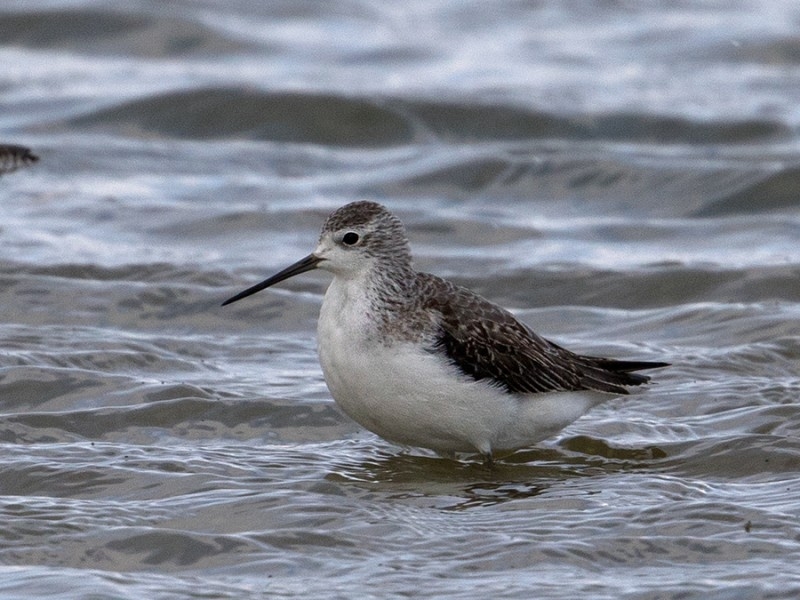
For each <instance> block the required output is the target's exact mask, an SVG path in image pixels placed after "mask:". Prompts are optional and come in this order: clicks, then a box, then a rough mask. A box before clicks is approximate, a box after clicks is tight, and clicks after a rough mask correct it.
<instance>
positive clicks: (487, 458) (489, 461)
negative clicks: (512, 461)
mask: <svg viewBox="0 0 800 600" xmlns="http://www.w3.org/2000/svg"><path fill="white" fill-rule="evenodd" d="M483 464H484V465H485V466H486V468H488V469H490V470H491V469H494V459H493V458H492V453H491V452H486V453H485V454H484V455H483Z"/></svg>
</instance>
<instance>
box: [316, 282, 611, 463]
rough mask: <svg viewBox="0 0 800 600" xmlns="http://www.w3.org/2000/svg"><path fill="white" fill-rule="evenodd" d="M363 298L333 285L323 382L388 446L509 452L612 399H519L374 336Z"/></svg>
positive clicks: (324, 329)
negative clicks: (392, 444) (395, 444)
mask: <svg viewBox="0 0 800 600" xmlns="http://www.w3.org/2000/svg"><path fill="white" fill-rule="evenodd" d="M365 303H366V299H365V298H364V296H363V294H358V293H357V294H348V286H347V285H344V284H339V285H337V282H336V281H334V282H333V283H332V284H331V287H330V288H329V289H328V292H327V294H326V296H325V300H324V302H323V305H322V309H321V311H320V319H319V326H318V335H319V357H320V363H321V365H322V371H323V374H324V376H325V382H326V383H327V385H328V388H329V389H330V391H331V394H332V395H333V398H334V399H335V400H336V402H337V404H338V405H339V406H340V407H341V408H342V410H343V411H344V412H345V413H346V414H347V415H348V416H349V417H350V418H352V419H353V420H354V421H356V422H357V423H359V424H360V425H362V426H363V427H365V428H367V429H369V430H370V431H372V432H374V433H377V434H378V435H380V436H381V437H384V438H386V439H388V440H391V441H394V442H397V443H400V444H406V445H411V446H420V447H424V448H430V449H433V450H436V451H439V452H476V451H477V452H480V453H483V454H488V453H490V452H492V451H499V450H511V449H516V448H522V447H525V446H529V445H531V444H533V443H535V442H537V441H539V440H541V439H544V438H546V437H549V436H551V435H553V434H554V433H556V432H558V431H559V430H560V429H562V428H563V427H565V426H566V425H568V424H569V423H571V422H572V421H574V420H575V419H577V418H578V417H579V416H581V415H582V414H583V413H584V412H586V411H587V410H588V409H589V408H591V407H592V406H593V405H595V404H597V403H598V402H600V401H602V400H603V399H605V398H607V397H609V396H608V395H606V394H600V393H597V392H556V393H549V394H534V395H526V396H519V395H513V394H508V393H507V392H505V391H504V390H503V389H501V388H499V387H496V386H493V385H490V384H488V383H485V382H482V381H474V380H472V379H471V378H469V377H466V376H463V375H462V374H461V373H460V371H459V370H458V369H457V368H456V367H455V366H453V365H451V364H450V363H449V362H448V360H447V358H446V357H445V356H444V355H443V354H440V353H438V352H435V353H434V352H426V351H424V350H423V349H422V348H421V347H420V346H419V345H418V344H415V343H413V342H409V341H400V342H395V343H387V342H386V340H382V339H381V338H379V337H378V336H377V328H376V324H375V323H374V322H373V321H371V320H370V317H369V315H370V311H369V307H367V306H365V305H364V304H365Z"/></svg>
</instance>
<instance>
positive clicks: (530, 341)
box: [421, 274, 665, 394]
mask: <svg viewBox="0 0 800 600" xmlns="http://www.w3.org/2000/svg"><path fill="white" fill-rule="evenodd" d="M421 275H423V276H424V277H423V280H422V282H424V283H425V284H426V285H424V287H425V288H426V289H428V290H431V293H430V294H426V295H425V305H426V308H428V309H432V310H434V311H436V312H438V314H439V315H440V321H439V325H440V329H439V335H438V337H437V338H436V340H435V341H434V343H435V345H436V346H437V347H438V348H440V349H441V350H444V352H445V353H446V354H447V356H448V358H449V359H450V360H451V361H452V363H453V364H454V365H455V366H457V367H458V368H459V369H460V370H461V371H462V372H463V373H464V374H465V375H468V376H470V377H472V378H474V379H476V380H488V381H490V382H492V383H494V384H496V385H498V386H501V387H503V388H505V389H506V390H508V391H509V392H512V393H520V394H525V393H530V394H533V393H543V392H554V391H576V390H597V391H602V392H610V393H614V394H627V393H628V392H627V390H626V389H625V387H624V386H629V385H639V384H642V383H645V382H646V381H648V377H646V376H644V375H639V374H635V373H631V371H635V370H639V369H646V368H655V367H659V366H665V364H664V363H645V362H625V361H615V360H612V359H604V358H595V357H589V356H581V355H579V354H575V353H574V352H571V351H569V350H567V349H565V348H562V347H561V346H558V345H557V344H554V343H552V342H550V341H548V340H546V339H544V338H542V337H540V336H539V335H537V334H536V333H534V332H533V331H532V330H531V329H530V328H529V327H527V326H526V325H524V324H523V323H520V322H519V321H518V320H517V319H516V318H515V317H514V315H512V314H511V313H509V312H508V311H506V310H504V309H502V308H500V307H498V306H496V305H494V304H492V303H491V302H489V301H488V300H486V299H484V298H482V297H480V296H478V295H477V294H474V293H473V292H471V291H469V290H467V289H465V288H461V287H458V286H455V285H453V284H451V283H449V282H447V281H445V280H442V279H439V278H436V277H435V276H433V275H428V274H421ZM428 278H430V279H428ZM442 286H447V288H448V293H436V292H434V290H439V292H441V291H442V289H443V288H442Z"/></svg>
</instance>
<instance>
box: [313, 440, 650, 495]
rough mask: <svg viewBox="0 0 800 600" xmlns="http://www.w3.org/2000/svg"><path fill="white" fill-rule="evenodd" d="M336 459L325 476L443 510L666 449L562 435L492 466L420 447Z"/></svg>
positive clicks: (627, 464) (644, 462) (646, 461)
mask: <svg viewBox="0 0 800 600" xmlns="http://www.w3.org/2000/svg"><path fill="white" fill-rule="evenodd" d="M357 454H358V456H355V453H354V454H351V455H350V460H342V461H336V465H335V466H336V468H335V470H333V471H331V472H330V473H329V474H328V475H327V477H326V479H328V480H329V481H335V482H339V483H345V482H349V483H352V484H354V485H356V486H359V487H361V486H366V487H368V488H369V489H370V490H371V491H372V492H383V493H386V494H389V495H390V496H391V497H392V498H395V499H413V498H435V500H436V506H437V507H438V508H440V509H443V510H466V509H470V508H476V507H480V506H491V505H497V504H502V503H504V502H509V501H511V500H519V499H523V498H531V497H534V496H538V495H540V494H542V493H543V492H545V491H546V490H548V489H549V488H550V487H552V486H553V485H556V484H561V483H563V482H565V481H567V480H570V479H578V478H585V477H592V476H597V475H602V474H609V473H613V472H615V471H630V470H631V469H635V468H647V467H648V466H651V465H652V462H653V461H654V460H658V459H660V458H664V457H665V456H666V453H665V452H664V451H663V450H661V449H659V448H656V447H646V448H621V447H614V446H612V445H610V444H608V443H607V442H606V441H605V440H601V439H596V438H591V437H588V436H576V437H571V438H565V439H562V440H560V441H559V442H557V445H555V446H543V447H536V448H530V449H526V450H520V451H517V452H514V453H512V454H509V455H507V456H504V457H500V458H499V459H498V460H497V461H496V462H495V464H494V465H493V466H492V467H487V466H486V465H485V464H484V463H483V462H481V460H480V457H479V456H475V457H474V460H468V459H469V458H471V457H464V458H466V459H467V460H453V459H450V458H443V457H439V456H436V455H433V454H423V453H421V451H418V450H412V451H407V452H391V451H387V450H383V449H380V450H378V449H376V451H375V452H374V453H372V454H370V455H369V456H368V457H366V458H365V457H364V454H363V448H362V452H358V453H357Z"/></svg>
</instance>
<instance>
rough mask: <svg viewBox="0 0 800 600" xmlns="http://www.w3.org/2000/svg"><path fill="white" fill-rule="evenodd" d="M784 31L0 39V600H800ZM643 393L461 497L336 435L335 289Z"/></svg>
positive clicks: (108, 12)
mask: <svg viewBox="0 0 800 600" xmlns="http://www.w3.org/2000/svg"><path fill="white" fill-rule="evenodd" d="M798 31H800V4H798V3H797V2H796V1H795V0H739V1H736V2H715V1H699V0H686V1H682V2H673V1H666V0H663V1H657V0H654V1H652V2H603V1H599V0H598V1H594V0H592V1H586V2H577V1H575V2H550V1H540V2H514V1H511V0H493V1H490V2H483V3H462V2H456V1H454V0H432V1H425V2H422V1H418V0H411V1H407V2H402V3H390V2H364V1H359V0H334V1H332V2H309V1H302V0H300V1H297V0H294V1H291V2H281V1H278V2H262V1H260V0H227V1H225V2H222V1H219V0H193V1H188V0H184V1H178V0H172V1H167V2H164V1H160V0H152V1H149V0H131V1H129V2H125V3H119V2H111V1H110V0H5V1H4V2H3V3H2V5H1V6H0V65H1V66H2V67H1V68H0V143H3V144H21V145H25V146H28V147H30V148H31V149H32V150H33V151H34V153H35V154H36V155H37V156H39V158H40V160H39V161H38V162H36V163H34V164H30V165H28V166H26V167H24V168H21V169H19V170H17V171H15V172H13V173H5V174H3V175H2V176H0V216H1V218H0V281H2V285H0V457H1V460H0V598H23V597H24V598H31V597H47V598H125V599H128V598H130V599H137V600H138V599H140V598H176V599H177V598H180V599H189V598H237V599H238V598H267V597H269V598H273V597H277V598H281V597H319V598H353V597H358V598H401V597H417V596H423V597H426V596H427V597H436V598H475V597H491V598H563V599H572V598H576V597H586V598H593V599H595V598H599V599H603V598H608V599H620V598H626V599H632V598H700V597H702V598H713V599H718V598H737V599H738V598H790V597H795V596H797V595H798V594H800V566H798V565H800V499H799V498H800V481H798V472H799V471H800V103H799V102H798V98H800V36H798V33H797V32H798ZM363 198H368V199H373V200H378V201H380V202H382V203H384V204H386V205H387V206H389V207H390V208H391V209H392V210H393V211H395V212H396V213H397V214H398V215H399V216H400V217H401V218H402V219H403V221H404V222H405V223H406V225H407V227H408V232H409V237H410V240H411V244H412V249H413V251H414V253H415V259H416V265H417V267H418V268H420V269H422V270H426V271H431V272H434V273H436V274H438V275H442V276H445V277H448V278H450V279H452V280H454V281H456V282H457V283H459V284H463V285H466V286H468V287H470V288H472V289H474V290H476V291H477V292H479V293H481V294H483V295H485V296H487V297H489V298H490V299H491V300H493V301H495V302H498V303H500V304H502V305H504V306H506V307H508V308H509V309H511V310H512V311H514V313H515V314H517V315H518V316H519V318H521V319H522V320H524V321H525V322H526V323H528V324H530V325H531V326H532V327H533V328H534V329H535V330H536V331H538V332H539V333H541V334H543V335H545V336H546V337H549V338H551V339H553V340H555V341H557V342H559V343H561V344H563V345H566V346H568V347H570V348H572V349H574V350H578V351H581V352H585V353H594V354H602V355H609V356H614V357H619V358H631V359H640V360H659V361H660V360H665V361H668V362H671V363H672V365H673V366H672V367H670V368H669V369H663V370H660V371H658V372H653V385H651V386H649V387H648V388H647V389H645V390H641V391H637V393H634V394H632V395H630V396H627V397H624V398H616V399H612V400H610V401H609V402H607V403H606V404H604V405H601V406H600V407H597V408H596V409H594V410H593V411H591V412H590V413H589V414H587V415H586V416H584V417H583V418H581V419H580V420H578V421H577V422H575V423H574V424H573V425H571V426H570V427H568V428H567V429H565V430H564V431H562V432H561V433H560V434H559V435H558V436H556V437H554V438H552V439H549V440H546V441H544V442H542V443H540V444H538V445H536V446H534V447H532V448H530V449H527V450H524V451H521V452H518V453H516V454H514V455H512V456H511V457H509V458H507V459H505V460H504V461H502V462H501V463H500V464H499V465H498V466H497V468H496V469H494V470H492V471H489V470H487V469H486V468H484V467H483V466H482V465H481V464H480V463H479V462H474V461H461V462H456V461H452V460H448V459H444V458H439V457H436V456H434V455H432V454H429V453H427V452H424V451H420V450H415V449H407V448H399V447H396V446H394V445H392V444H390V443H388V442H385V441H383V440H381V439H379V438H377V437H376V436H374V435H372V434H371V433H369V432H366V431H364V430H362V429H360V428H359V427H358V426H357V425H355V424H354V423H353V422H351V421H350V420H349V419H348V418H347V417H345V416H344V415H343V414H341V413H340V412H339V411H338V410H337V408H336V406H335V405H334V403H333V401H332V399H331V397H330V395H329V393H328V391H327V389H326V387H325V384H324V381H323V379H322V375H321V371H320V368H319V365H318V362H317V358H316V350H315V348H316V341H315V328H316V318H317V313H318V309H319V304H320V301H321V297H322V294H323V293H324V290H325V286H326V284H327V281H328V279H327V278H326V276H325V275H324V274H308V275H304V276H301V277H298V278H295V279H292V280H290V281H288V282H286V283H285V284H282V285H280V286H278V287H276V288H275V289H272V290H269V291H266V292H262V293H261V294H259V295H258V296H254V297H253V298H251V299H248V301H246V302H245V301H243V302H240V303H237V304H235V305H231V306H228V307H225V308H221V307H220V306H219V305H220V303H221V301H222V300H224V299H225V298H227V297H229V296H231V295H232V294H233V293H235V292H238V291H239V290H241V289H244V288H245V287H247V286H249V285H251V284H253V283H255V282H257V281H260V280H261V279H263V278H265V277H266V276H268V275H270V274H272V273H273V272H275V271H277V270H279V269H281V268H283V267H284V266H286V265H288V264H289V263H291V262H293V261H294V260H296V259H298V258H300V257H302V256H304V255H305V254H307V253H308V252H310V251H311V249H312V248H313V246H314V244H315V242H316V238H317V235H318V231H319V227H320V226H321V224H322V222H323V220H324V218H325V216H326V215H327V214H328V213H329V212H330V211H332V210H333V209H335V208H336V207H338V206H340V205H342V204H345V203H347V202H350V201H353V200H356V199H363Z"/></svg>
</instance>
